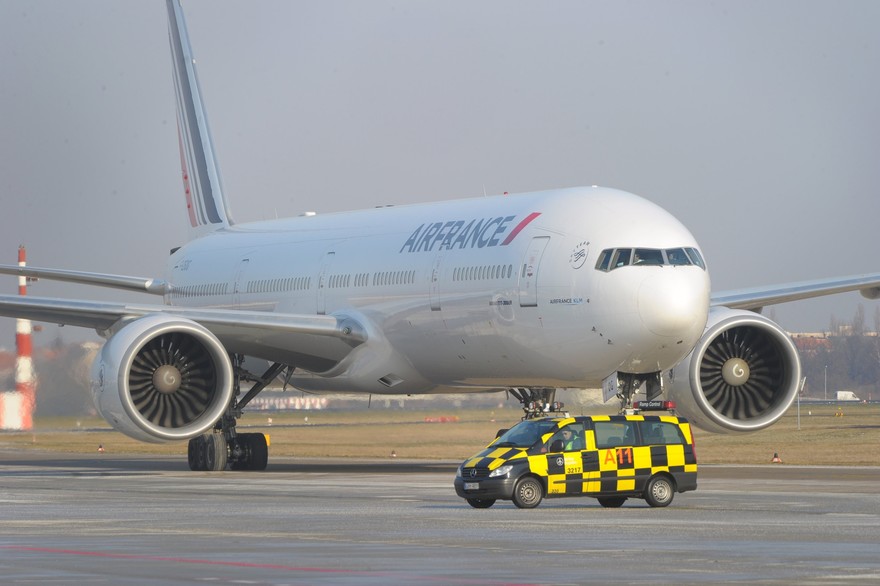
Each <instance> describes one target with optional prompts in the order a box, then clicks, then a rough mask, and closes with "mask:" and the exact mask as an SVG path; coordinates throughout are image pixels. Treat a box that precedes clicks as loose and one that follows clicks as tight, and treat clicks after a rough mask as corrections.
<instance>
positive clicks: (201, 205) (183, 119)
mask: <svg viewBox="0 0 880 586" xmlns="http://www.w3.org/2000/svg"><path fill="white" fill-rule="evenodd" d="M167 4H168V36H169V40H170V41H171V57H172V60H173V62H174V89H175V93H176V96H177V134H178V138H179V141H180V165H181V168H182V171H183V188H184V192H185V194H186V207H187V213H188V214H189V223H190V226H191V228H190V238H195V237H198V236H201V235H203V234H206V233H208V232H212V231H214V230H217V229H219V228H225V227H227V226H230V225H232V223H233V222H232V217H231V215H230V213H229V206H228V205H227V203H226V198H225V197H224V195H223V188H222V187H221V185H220V169H219V167H218V166H217V159H216V157H215V155H214V144H213V142H212V140H211V132H210V130H209V128H208V117H207V115H206V113H205V105H204V104H203V103H202V92H201V89H200V88H199V80H198V77H197V76H196V66H195V60H194V59H193V56H192V48H191V47H190V44H189V35H188V34H187V31H186V23H185V22H184V20H183V10H182V9H181V7H180V0H167Z"/></svg>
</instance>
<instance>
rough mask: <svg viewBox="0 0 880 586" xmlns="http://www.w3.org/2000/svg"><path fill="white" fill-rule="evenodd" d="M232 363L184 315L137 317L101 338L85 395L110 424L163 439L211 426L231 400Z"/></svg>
mask: <svg viewBox="0 0 880 586" xmlns="http://www.w3.org/2000/svg"><path fill="white" fill-rule="evenodd" d="M233 380H234V379H233V374H232V362H231V361H230V359H229V355H228V354H227V352H226V349H225V348H224V347H223V345H222V344H221V343H220V341H219V340H218V339H217V338H216V337H215V336H214V335H213V334H212V333H211V332H209V331H208V330H207V329H205V328H204V327H202V326H201V325H199V324H197V323H196V322H193V321H191V320H188V319H183V318H178V317H174V316H169V315H165V314H152V315H147V316H145V317H142V318H138V319H136V320H134V321H132V322H129V323H128V324H126V325H125V326H123V327H122V328H121V329H119V331H117V332H116V333H114V334H113V335H112V336H111V337H110V339H109V340H107V342H106V344H104V347H103V348H102V349H101V351H100V353H98V356H97V357H96V358H95V362H94V363H93V364H92V380H91V391H92V398H93V399H94V402H95V407H97V409H98V411H99V412H100V414H101V415H102V416H103V417H104V419H106V420H107V421H108V422H109V423H110V424H111V425H112V426H113V427H114V428H115V429H117V430H118V431H121V432H122V433H124V434H126V435H128V436H130V437H133V438H135V439H138V440H141V441H147V442H165V441H172V440H183V439H188V438H192V437H195V436H197V435H200V434H202V433H204V432H205V431H207V430H209V429H211V427H213V425H214V424H215V423H216V422H217V421H218V420H219V419H220V417H221V416H222V415H223V413H224V411H225V410H226V408H227V407H228V406H229V403H230V401H231V399H232V392H233Z"/></svg>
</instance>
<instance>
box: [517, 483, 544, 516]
mask: <svg viewBox="0 0 880 586" xmlns="http://www.w3.org/2000/svg"><path fill="white" fill-rule="evenodd" d="M543 498H544V487H543V486H541V483H540V482H539V481H538V479H537V478H535V477H533V476H526V477H525V478H521V479H520V481H519V482H517V483H516V488H514V489H513V504H515V505H516V506H518V507H519V508H521V509H534V508H535V507H537V506H538V505H539V504H541V499H543Z"/></svg>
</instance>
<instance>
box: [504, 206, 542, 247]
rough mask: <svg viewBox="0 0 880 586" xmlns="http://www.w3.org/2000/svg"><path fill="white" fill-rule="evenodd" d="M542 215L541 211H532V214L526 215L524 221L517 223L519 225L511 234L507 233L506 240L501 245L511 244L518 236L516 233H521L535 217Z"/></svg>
mask: <svg viewBox="0 0 880 586" xmlns="http://www.w3.org/2000/svg"><path fill="white" fill-rule="evenodd" d="M540 215H541V212H532V213H531V214H529V215H528V216H526V217H525V219H523V221H522V222H520V223H519V224H517V225H516V228H514V229H513V231H512V232H511V233H510V234H508V235H507V238H505V239H504V242H502V243H501V246H507V245H508V244H510V243H511V241H512V240H513V239H514V238H516V235H517V234H519V233H520V232H521V231H522V229H523V228H525V227H526V226H528V225H529V223H531V221H532V220H534V219H535V218H537V217H538V216H540Z"/></svg>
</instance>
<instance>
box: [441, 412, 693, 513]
mask: <svg viewBox="0 0 880 586" xmlns="http://www.w3.org/2000/svg"><path fill="white" fill-rule="evenodd" d="M696 488H697V457H696V453H695V451H694V439H693V435H692V433H691V427H690V424H689V423H688V422H687V420H686V419H684V418H681V417H674V416H671V415H594V416H591V417H546V418H541V419H529V420H526V421H522V422H521V423H519V424H517V425H516V426H514V427H512V428H510V429H509V430H507V431H506V432H505V433H503V434H502V435H500V436H499V437H498V438H496V439H495V441H493V442H492V443H491V444H489V447H487V448H486V449H485V450H483V451H482V452H480V453H479V454H477V455H476V456H474V457H473V458H470V459H468V460H466V461H465V462H464V463H463V464H462V465H461V466H460V467H459V469H458V473H457V474H456V477H455V492H456V493H457V494H458V496H460V497H462V498H464V499H466V500H467V502H468V503H469V504H470V505H471V506H472V507H475V508H478V509H481V508H487V507H491V506H492V505H493V504H495V501H496V500H498V499H502V500H512V501H513V503H514V504H515V505H516V506H517V507H520V508H526V509H528V508H532V507H537V506H538V504H540V502H541V501H542V500H543V499H544V497H562V496H588V497H594V498H596V499H598V500H599V503H600V504H601V505H602V506H603V507H619V506H621V505H623V503H624V502H626V500H627V499H628V498H640V499H645V500H646V501H647V502H648V504H649V505H651V506H652V507H665V506H666V505H668V504H669V503H671V502H672V497H673V496H674V495H675V493H676V492H686V491H689V490H695V489H696Z"/></svg>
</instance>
